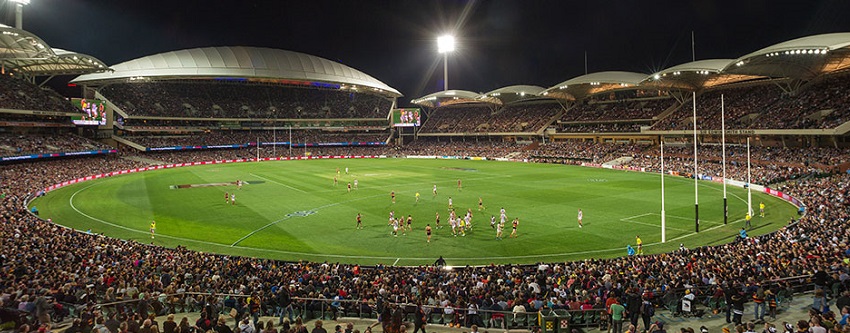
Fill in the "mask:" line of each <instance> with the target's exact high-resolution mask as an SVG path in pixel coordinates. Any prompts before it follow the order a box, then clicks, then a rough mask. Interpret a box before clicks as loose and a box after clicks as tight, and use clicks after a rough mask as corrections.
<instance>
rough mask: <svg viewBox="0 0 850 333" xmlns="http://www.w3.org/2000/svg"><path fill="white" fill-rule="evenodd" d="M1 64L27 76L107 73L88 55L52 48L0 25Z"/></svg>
mask: <svg viewBox="0 0 850 333" xmlns="http://www.w3.org/2000/svg"><path fill="white" fill-rule="evenodd" d="M0 63H2V64H3V66H4V68H6V69H7V70H19V71H21V72H23V73H24V74H27V75H34V76H41V75H70V74H84V73H92V72H103V71H106V70H108V68H107V67H106V64H104V63H103V62H102V61H100V60H98V59H97V58H95V57H92V56H90V55H86V54H82V53H76V52H71V51H66V50H62V49H54V48H51V47H50V46H49V45H47V43H45V42H44V41H43V40H41V38H39V37H38V36H36V35H34V34H32V33H30V32H28V31H26V30H21V29H17V28H13V27H10V26H8V25H2V24H0Z"/></svg>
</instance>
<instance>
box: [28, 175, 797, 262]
mask: <svg viewBox="0 0 850 333" xmlns="http://www.w3.org/2000/svg"><path fill="white" fill-rule="evenodd" d="M346 167H348V168H349V170H350V175H346V174H345V172H344V170H345V168H346ZM337 168H340V170H341V175H340V177H339V178H340V181H339V185H337V186H334V185H333V178H334V176H335V175H336V170H337ZM355 178H356V179H357V180H358V182H359V189H358V190H355V191H352V193H348V192H347V190H346V184H347V183H348V182H350V181H353V180H354V179H355ZM237 179H241V180H243V181H246V182H247V183H248V184H247V185H245V186H244V187H243V188H242V189H241V190H238V191H237V190H236V186H235V185H227V186H207V187H192V188H175V187H176V186H177V185H190V184H194V185H200V184H214V183H225V182H233V181H235V180H237ZM458 179H462V180H463V189H462V191H459V190H458V189H457V185H456V184H457V180H458ZM659 179H660V176H659V175H658V174H648V173H639V172H626V171H617V170H606V169H594V168H584V167H575V166H563V165H551V164H525V163H510V162H493V161H463V160H415V159H371V160H353V159H346V160H310V161H281V162H260V163H233V164H219V165H206V166H193V167H183V168H175V169H167V170H157V171H148V172H142V173H136V174H128V175H122V176H116V177H110V178H104V179H100V180H95V181H89V182H84V183H80V184H75V185H71V186H67V187H64V188H61V189H59V190H56V191H53V192H51V193H49V194H48V195H46V196H44V197H42V198H39V199H37V200H35V201H34V202H33V203H31V206H36V207H37V208H38V209H39V211H40V212H41V217H42V218H52V219H53V220H54V221H55V222H57V223H59V224H62V225H66V226H69V227H73V228H77V229H83V230H86V229H91V230H92V232H95V233H104V234H106V235H108V236H112V237H118V238H124V239H132V240H137V241H139V242H145V243H147V242H151V241H153V242H154V243H155V244H159V245H163V246H172V247H173V246H176V245H183V246H187V247H189V248H191V249H195V250H200V251H206V252H216V253H225V254H233V255H245V256H252V257H264V258H275V259H284V260H310V261H325V260H327V261H331V262H337V261H339V262H348V263H360V264H374V263H384V264H389V265H392V264H395V265H417V264H430V263H433V262H434V260H435V259H436V258H437V257H438V256H440V255H442V256H444V257H445V258H446V259H447V261H448V263H449V264H450V265H466V264H471V265H482V264H490V263H534V262H539V261H550V262H551V261H563V260H575V259H583V258H601V257H614V256H622V255H625V252H626V251H625V247H626V244H632V245H634V242H635V236H636V235H640V236H641V238H642V239H643V242H644V249H645V253H658V252H664V251H671V250H674V249H676V248H678V246H679V244H680V243H684V244H685V246H687V247H696V246H700V245H707V244H718V243H724V242H729V241H731V240H732V237H734V235H735V234H736V233H737V231H738V230H739V229H740V228H741V227H742V226H743V217H744V215H745V212H746V197H747V196H746V190H744V189H741V188H734V187H731V186H730V187H728V191H729V195H728V198H729V200H728V202H729V224H728V225H723V215H722V202H723V199H722V190H721V186H720V184H715V183H711V182H701V183H700V196H699V197H700V218H701V226H700V229H701V230H700V231H701V232H700V233H699V234H695V233H694V219H693V214H694V195H693V189H694V185H693V180H688V179H684V178H680V177H672V176H668V177H667V178H666V184H667V186H666V193H667V195H666V198H667V200H666V205H667V207H666V211H667V243H664V244H661V243H660V241H661V228H660V225H661V219H660V209H661V208H660V207H661V205H660V200H661V195H660V188H659ZM433 184H437V186H438V195H437V196H436V197H434V196H432V193H431V189H432V186H433ZM393 190H394V191H395V192H396V199H397V202H396V203H395V204H392V203H391V201H390V191H393ZM234 191H235V192H236V196H237V198H236V202H237V204H236V205H230V204H226V203H225V200H224V193H225V192H231V193H232V192H234ZM416 192H419V193H421V201H420V202H419V203H418V204H417V203H416V202H415V197H414V194H415V193H416ZM449 196H451V197H452V198H453V200H454V204H455V207H456V208H457V209H458V211H459V213H460V214H462V213H463V212H464V211H465V210H466V209H467V208H471V209H472V210H473V213H474V218H473V225H474V229H473V230H471V232H469V233H468V234H467V236H466V237H452V236H451V231H450V228H449V227H448V204H447V203H448V198H449ZM479 196H480V197H482V198H483V200H484V205H485V206H486V210H485V211H483V212H479V211H478V197H479ZM759 201H763V202H764V203H765V204H766V205H767V216H766V217H765V218H759V217H755V218H753V222H754V223H753V229H752V230H751V231H750V235H757V234H763V233H767V232H770V231H773V230H776V229H778V228H779V227H781V226H782V225H783V224H784V223H785V222H787V221H788V219H789V218H790V217H792V216H794V215H795V212H796V210H795V208H794V207H793V206H792V205H790V204H788V203H785V202H784V201H781V200H779V199H777V198H773V197H770V196H767V195H764V194H762V193H753V206H754V207H755V209H756V210H757V209H758V208H757V207H758V202H759ZM501 207H504V208H505V209H506V210H507V215H508V217H509V221H508V223H507V225H506V228H505V234H506V235H507V234H509V233H510V219H513V218H514V217H519V219H520V225H519V237H517V238H515V239H511V238H507V237H506V238H504V239H503V240H496V239H495V231H494V230H493V229H491V227H490V224H489V219H490V216H491V215H496V217H497V219H498V216H499V209H500V208H501ZM578 208H581V209H582V210H583V211H584V228H582V229H579V228H578V225H577V223H576V212H577V209H578ZM391 210H394V211H395V212H396V214H397V216H398V215H404V216H407V215H412V216H413V219H414V223H413V226H414V229H415V230H414V231H412V232H408V234H407V235H406V236H405V235H400V236H398V237H392V236H391V235H390V231H391V228H390V227H389V226H387V219H388V214H389V212H390V211H391ZM358 212H359V213H361V214H363V221H364V225H365V227H364V228H363V229H362V230H356V229H355V216H356V214H357V213H358ZM435 212H439V213H440V215H441V224H442V225H445V227H444V228H443V229H438V230H434V236H433V239H432V242H431V243H430V244H428V243H426V242H425V232H424V228H425V225H426V224H428V223H430V224H431V225H432V227H433V226H434V217H435ZM152 219H155V220H156V221H157V236H156V239H155V240H151V239H150V235H149V232H148V227H149V223H150V221H151V220H152Z"/></svg>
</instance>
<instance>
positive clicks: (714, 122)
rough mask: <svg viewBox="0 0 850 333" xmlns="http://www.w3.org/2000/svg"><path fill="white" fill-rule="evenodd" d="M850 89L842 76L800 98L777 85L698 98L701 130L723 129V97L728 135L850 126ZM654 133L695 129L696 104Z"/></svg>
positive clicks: (808, 89) (849, 80)
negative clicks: (735, 131)
mask: <svg viewBox="0 0 850 333" xmlns="http://www.w3.org/2000/svg"><path fill="white" fill-rule="evenodd" d="M779 84H781V83H779ZM848 88H850V76H848V75H846V74H840V75H837V76H832V77H827V78H825V79H823V80H822V81H818V82H813V83H811V84H810V86H804V87H803V88H802V89H801V90H800V91H799V92H798V93H797V95H795V96H791V95H789V94H788V93H785V92H783V91H782V89H780V87H779V86H778V85H777V84H773V83H767V84H761V85H757V86H750V85H748V86H743V87H734V88H724V89H719V90H712V91H708V92H705V93H703V94H700V95H699V96H697V128H698V129H703V130H719V129H720V128H721V124H722V119H721V114H722V113H721V95H722V96H723V104H724V105H723V106H724V107H725V116H726V128H727V129H778V128H782V129H803V128H834V127H836V126H838V125H841V124H843V123H845V122H847V121H850V107H849V106H848V105H850V94H848V93H847V91H848ZM652 129H653V130H688V129H693V108H692V104H691V103H685V104H684V105H683V106H682V107H680V108H679V109H678V110H676V111H675V112H673V113H672V114H670V115H669V116H667V117H665V118H664V119H661V120H659V121H658V122H656V123H655V124H654V125H653V127H652Z"/></svg>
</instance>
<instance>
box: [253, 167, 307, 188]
mask: <svg viewBox="0 0 850 333" xmlns="http://www.w3.org/2000/svg"><path fill="white" fill-rule="evenodd" d="M248 174H249V175H251V176H254V177H257V178H260V179H264V180H266V181H268V182H272V183H275V184H278V185H280V186H283V187H286V188H288V189H291V190H296V191H298V192H301V193H308V192H307V191H304V190H302V189H300V188H295V187H292V186H289V185H286V184H284V183H281V182H277V181H274V180H271V179H268V178H266V177H263V176H260V175H257V174H255V173H253V172H250V173H248Z"/></svg>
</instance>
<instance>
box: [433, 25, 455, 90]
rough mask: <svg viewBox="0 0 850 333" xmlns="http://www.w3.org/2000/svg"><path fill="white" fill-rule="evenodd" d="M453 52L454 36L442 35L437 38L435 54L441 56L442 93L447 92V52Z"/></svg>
mask: <svg viewBox="0 0 850 333" xmlns="http://www.w3.org/2000/svg"><path fill="white" fill-rule="evenodd" d="M454 50H455V37H454V36H452V35H443V36H440V37H437V52H439V53H442V54H443V91H446V90H449V52H452V51H454Z"/></svg>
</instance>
